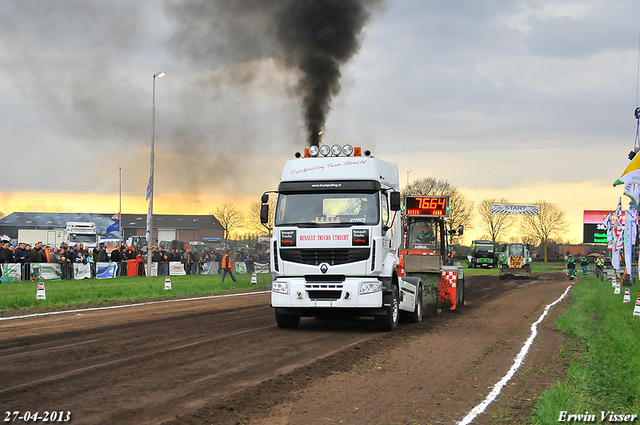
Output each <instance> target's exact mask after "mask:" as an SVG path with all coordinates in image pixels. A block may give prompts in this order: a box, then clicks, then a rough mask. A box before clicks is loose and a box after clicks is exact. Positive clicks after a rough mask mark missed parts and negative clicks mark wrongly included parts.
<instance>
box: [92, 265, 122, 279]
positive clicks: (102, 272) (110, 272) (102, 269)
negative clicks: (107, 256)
mask: <svg viewBox="0 0 640 425" xmlns="http://www.w3.org/2000/svg"><path fill="white" fill-rule="evenodd" d="M117 271H118V264H117V263H96V278H98V279H111V278H114V277H116V272H117Z"/></svg>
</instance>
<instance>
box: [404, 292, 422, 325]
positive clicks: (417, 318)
mask: <svg viewBox="0 0 640 425" xmlns="http://www.w3.org/2000/svg"><path fill="white" fill-rule="evenodd" d="M422 295H423V294H422V285H420V286H419V287H418V294H417V296H416V306H415V308H414V310H413V311H412V312H411V313H408V314H407V322H409V323H418V322H422V316H423V314H424V313H423V310H422V308H423V306H422V297H423V296H422Z"/></svg>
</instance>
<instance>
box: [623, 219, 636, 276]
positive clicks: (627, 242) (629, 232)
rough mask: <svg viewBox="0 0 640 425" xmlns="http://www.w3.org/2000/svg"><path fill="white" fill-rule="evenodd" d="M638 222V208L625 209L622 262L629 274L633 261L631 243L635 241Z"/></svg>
mask: <svg viewBox="0 0 640 425" xmlns="http://www.w3.org/2000/svg"><path fill="white" fill-rule="evenodd" d="M637 222H638V210H637V209H635V208H629V209H628V210H627V216H626V219H625V223H624V262H625V270H626V273H627V274H628V275H631V273H632V270H631V263H632V261H633V245H634V244H635V241H636V233H637Z"/></svg>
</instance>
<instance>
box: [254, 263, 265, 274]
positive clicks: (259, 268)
mask: <svg viewBox="0 0 640 425" xmlns="http://www.w3.org/2000/svg"><path fill="white" fill-rule="evenodd" d="M253 269H254V270H255V272H256V273H269V263H258V262H255V261H254V262H253Z"/></svg>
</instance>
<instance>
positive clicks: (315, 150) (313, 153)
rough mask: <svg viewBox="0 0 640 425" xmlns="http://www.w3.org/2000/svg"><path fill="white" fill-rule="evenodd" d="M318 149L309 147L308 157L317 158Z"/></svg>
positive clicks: (314, 146)
mask: <svg viewBox="0 0 640 425" xmlns="http://www.w3.org/2000/svg"><path fill="white" fill-rule="evenodd" d="M318 152H319V149H318V147H317V146H316V145H313V146H309V155H311V156H318Z"/></svg>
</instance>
